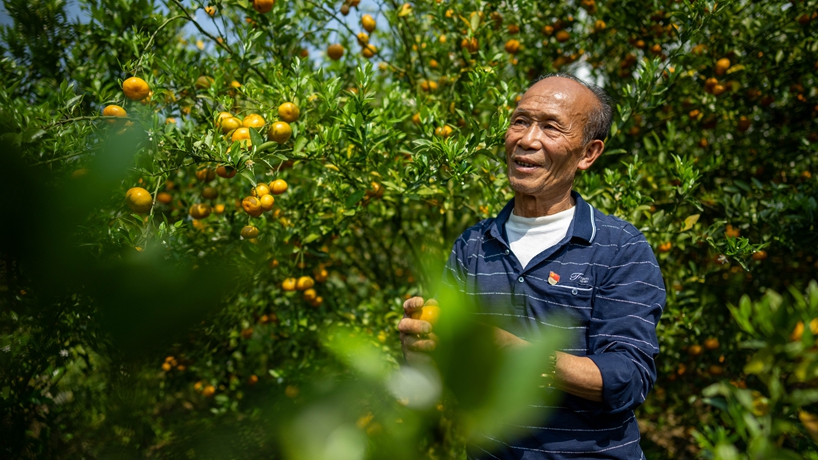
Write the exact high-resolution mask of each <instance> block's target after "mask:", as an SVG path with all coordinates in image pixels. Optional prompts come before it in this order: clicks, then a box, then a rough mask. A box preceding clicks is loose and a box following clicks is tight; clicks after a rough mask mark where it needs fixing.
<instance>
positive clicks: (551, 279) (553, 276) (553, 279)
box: [548, 272, 560, 286]
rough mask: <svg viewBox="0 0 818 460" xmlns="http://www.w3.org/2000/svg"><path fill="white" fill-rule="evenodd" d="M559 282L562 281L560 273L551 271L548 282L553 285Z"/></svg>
mask: <svg viewBox="0 0 818 460" xmlns="http://www.w3.org/2000/svg"><path fill="white" fill-rule="evenodd" d="M559 282H560V275H558V274H556V273H554V272H551V273H549V274H548V284H550V285H551V286H553V285H555V284H557V283H559Z"/></svg>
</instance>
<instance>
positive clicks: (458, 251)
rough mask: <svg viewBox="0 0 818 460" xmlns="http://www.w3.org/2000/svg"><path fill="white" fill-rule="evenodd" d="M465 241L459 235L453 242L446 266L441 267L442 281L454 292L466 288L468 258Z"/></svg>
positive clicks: (462, 290)
mask: <svg viewBox="0 0 818 460" xmlns="http://www.w3.org/2000/svg"><path fill="white" fill-rule="evenodd" d="M466 250H467V241H466V239H465V238H464V237H463V235H461V236H460V237H459V238H458V239H457V240H455V242H454V246H453V247H452V252H451V253H450V254H449V259H448V260H447V261H446V266H445V267H444V269H443V277H442V280H441V281H442V283H443V286H444V287H445V288H448V289H452V290H454V292H455V293H459V292H464V291H465V289H466V279H467V276H468V269H467V267H466V261H467V260H468V253H467V252H466Z"/></svg>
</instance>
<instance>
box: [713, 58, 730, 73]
mask: <svg viewBox="0 0 818 460" xmlns="http://www.w3.org/2000/svg"><path fill="white" fill-rule="evenodd" d="M729 68H730V59H727V58H721V59H719V60H718V61H716V75H723V74H724V72H726V71H727V69H729Z"/></svg>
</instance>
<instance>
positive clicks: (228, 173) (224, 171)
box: [216, 165, 236, 179]
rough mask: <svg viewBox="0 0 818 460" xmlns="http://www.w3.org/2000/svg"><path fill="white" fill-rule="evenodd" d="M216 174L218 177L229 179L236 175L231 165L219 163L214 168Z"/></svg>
mask: <svg viewBox="0 0 818 460" xmlns="http://www.w3.org/2000/svg"><path fill="white" fill-rule="evenodd" d="M216 174H218V175H219V177H224V178H225V179H230V178H231V177H233V176H235V175H236V168H234V167H232V166H225V165H221V166H219V167H218V168H216Z"/></svg>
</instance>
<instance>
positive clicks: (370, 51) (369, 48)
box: [361, 45, 378, 59]
mask: <svg viewBox="0 0 818 460" xmlns="http://www.w3.org/2000/svg"><path fill="white" fill-rule="evenodd" d="M377 52H378V48H376V47H375V45H366V46H364V49H362V50H361V56H363V57H365V58H367V59H369V58H371V57H372V56H374V55H375V53H377Z"/></svg>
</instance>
